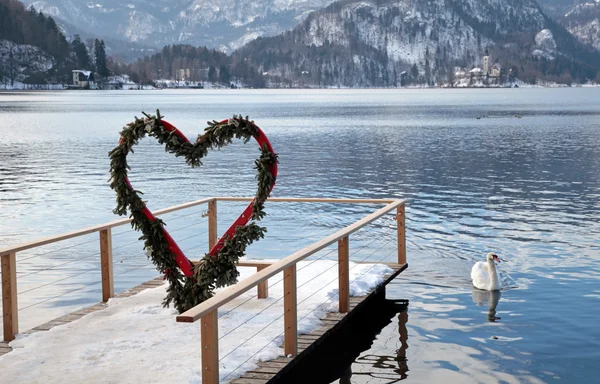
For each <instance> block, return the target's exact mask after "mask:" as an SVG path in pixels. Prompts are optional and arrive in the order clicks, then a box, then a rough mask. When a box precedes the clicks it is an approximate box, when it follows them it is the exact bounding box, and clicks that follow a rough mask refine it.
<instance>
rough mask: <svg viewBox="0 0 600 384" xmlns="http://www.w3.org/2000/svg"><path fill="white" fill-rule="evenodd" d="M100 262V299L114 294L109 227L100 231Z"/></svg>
mask: <svg viewBox="0 0 600 384" xmlns="http://www.w3.org/2000/svg"><path fill="white" fill-rule="evenodd" d="M100 264H101V267H102V301H103V302H105V303H106V302H107V301H108V300H109V299H110V298H111V297H114V296H115V282H114V275H113V255H112V234H111V229H110V228H107V229H103V230H101V231H100Z"/></svg>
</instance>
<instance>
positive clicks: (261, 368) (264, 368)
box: [202, 367, 281, 384]
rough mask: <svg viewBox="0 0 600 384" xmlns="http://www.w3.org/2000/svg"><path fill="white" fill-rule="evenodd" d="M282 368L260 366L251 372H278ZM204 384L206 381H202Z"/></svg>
mask: <svg viewBox="0 0 600 384" xmlns="http://www.w3.org/2000/svg"><path fill="white" fill-rule="evenodd" d="M280 370H281V369H280V368H274V367H258V368H256V369H253V370H251V371H250V372H254V373H273V374H275V373H278V372H279V371H280ZM202 384H204V382H203V383H202Z"/></svg>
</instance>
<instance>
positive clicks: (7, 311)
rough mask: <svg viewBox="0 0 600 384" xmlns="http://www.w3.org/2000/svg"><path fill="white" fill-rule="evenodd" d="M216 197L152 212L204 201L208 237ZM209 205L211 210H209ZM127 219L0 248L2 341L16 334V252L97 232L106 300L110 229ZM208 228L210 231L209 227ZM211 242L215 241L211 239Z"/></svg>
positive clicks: (109, 275) (109, 284) (108, 295)
mask: <svg viewBox="0 0 600 384" xmlns="http://www.w3.org/2000/svg"><path fill="white" fill-rule="evenodd" d="M216 200H217V199H216V198H214V197H213V198H207V199H202V200H196V201H192V202H189V203H185V204H180V205H176V206H173V207H169V208H165V209H161V210H159V211H156V213H155V214H156V215H164V214H167V213H171V212H175V211H179V210H182V209H186V208H191V207H195V206H198V205H202V204H208V224H209V239H208V241H209V242H210V241H211V235H213V238H214V237H216V227H217V222H216V220H217V215H216ZM211 207H212V209H213V211H212V212H211ZM130 222H131V219H121V220H115V221H111V222H109V223H104V224H100V225H96V226H93V227H88V228H84V229H79V230H77V231H72V232H67V233H63V234H61V235H57V236H51V237H45V238H42V239H38V240H34V241H30V242H28V243H23V244H20V245H16V246H13V247H9V248H5V249H0V258H1V263H2V269H1V271H2V318H3V330H4V332H3V333H4V341H11V340H14V338H15V335H16V334H17V333H19V313H18V303H17V253H18V252H22V251H26V250H29V249H33V248H37V247H41V246H43V245H48V244H52V243H57V242H60V241H64V240H68V239H72V238H75V237H80V236H84V235H89V234H92V233H96V232H97V233H98V234H99V242H100V265H101V273H102V301H103V302H107V301H108V300H109V299H110V298H111V297H114V276H113V260H112V232H111V229H112V228H115V227H118V226H121V225H125V224H129V223H130ZM210 228H212V231H211V230H210ZM213 241H215V240H213Z"/></svg>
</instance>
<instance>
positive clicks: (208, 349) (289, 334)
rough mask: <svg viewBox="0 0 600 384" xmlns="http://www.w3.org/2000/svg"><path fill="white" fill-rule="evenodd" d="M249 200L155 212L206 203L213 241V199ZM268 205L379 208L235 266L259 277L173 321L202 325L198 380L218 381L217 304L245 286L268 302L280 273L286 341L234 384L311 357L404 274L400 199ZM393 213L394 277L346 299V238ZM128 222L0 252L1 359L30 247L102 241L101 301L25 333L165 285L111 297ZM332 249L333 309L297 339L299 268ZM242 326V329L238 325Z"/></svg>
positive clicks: (267, 376)
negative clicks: (280, 254)
mask: <svg viewBox="0 0 600 384" xmlns="http://www.w3.org/2000/svg"><path fill="white" fill-rule="evenodd" d="M249 200H251V198H234V197H219V198H208V199H203V200H198V201H195V202H190V203H186V204H182V205H179V206H176V207H171V208H166V209H163V210H161V211H159V212H157V215H158V214H164V213H168V212H173V211H177V210H180V209H185V208H189V207H193V206H198V205H203V204H206V205H207V208H208V215H207V216H208V218H209V219H208V226H209V228H208V236H209V239H208V242H209V245H210V244H214V241H215V239H216V234H217V227H216V225H217V223H216V218H217V202H218V201H249ZM268 201H269V202H280V203H285V202H292V203H342V204H352V203H354V204H379V205H384V206H383V207H382V208H380V209H377V210H375V211H374V212H373V213H371V214H369V215H367V216H365V217H363V218H362V219H360V220H358V221H357V222H355V223H353V224H351V225H349V226H347V227H345V228H342V229H340V230H338V231H337V232H335V233H333V234H331V235H329V236H327V237H325V238H323V239H321V240H319V241H317V242H315V243H313V244H312V245H310V246H308V247H305V248H303V249H301V250H299V251H297V252H295V253H293V254H292V255H290V256H288V257H286V258H284V259H282V260H279V261H269V262H253V261H251V260H248V261H244V262H240V263H239V265H240V266H245V267H255V268H256V273H254V274H253V275H251V276H250V277H248V278H246V279H244V280H242V281H240V282H238V283H237V284H235V285H233V286H231V287H228V288H226V289H224V290H223V291H221V292H219V293H217V294H216V295H215V296H214V297H212V298H211V299H209V300H207V301H205V302H203V303H201V304H199V305H198V306H196V307H194V308H191V309H190V310H188V311H186V312H185V313H182V314H181V315H179V316H177V318H176V321H178V322H188V323H190V322H196V321H199V323H200V324H199V326H200V330H201V332H200V335H201V340H200V344H199V345H198V351H199V352H200V350H201V351H202V353H201V354H199V355H201V360H199V365H200V366H201V367H202V383H203V384H216V383H218V382H219V346H218V342H219V337H218V321H219V318H218V310H219V308H220V307H221V306H223V305H225V304H227V303H229V302H230V301H232V300H233V299H235V298H237V297H238V296H240V295H242V294H243V293H245V292H247V291H248V290H250V289H253V288H256V289H257V292H258V298H257V299H264V298H266V297H268V295H269V292H268V280H269V278H271V277H273V276H275V275H277V274H279V273H283V290H284V293H283V298H282V299H283V312H284V313H283V321H284V343H283V349H284V352H285V356H287V357H280V358H278V359H276V360H272V361H268V362H263V363H259V364H258V365H259V367H258V368H256V369H254V370H252V371H249V372H246V373H245V374H244V375H243V376H242V377H240V378H238V379H235V380H233V381H232V383H237V384H244V383H245V384H259V383H266V382H268V381H269V380H275V378H276V376H277V374H279V373H280V371H282V370H284V369H287V368H286V367H290V366H293V365H294V364H295V363H296V362H297V361H299V360H301V359H302V357H303V356H305V355H306V354H308V353H310V351H311V350H312V349H314V348H318V345H319V344H320V343H321V342H322V341H323V340H324V339H326V338H327V337H328V336H329V335H330V334H331V333H332V332H334V331H335V329H336V328H337V327H341V326H343V324H344V322H345V321H347V319H349V318H351V317H352V316H354V314H355V313H356V312H357V311H360V308H361V306H362V305H363V303H366V302H368V301H369V300H371V298H372V297H374V295H376V294H377V292H379V291H381V290H382V289H385V285H386V284H387V283H389V282H390V281H391V280H392V279H393V278H394V277H396V276H397V275H398V274H399V273H401V272H402V271H403V270H404V269H405V268H406V267H407V264H406V242H405V211H404V205H405V202H404V201H403V200H397V199H314V198H312V199H311V198H271V199H269V200H268ZM389 213H393V214H394V215H395V222H396V223H397V231H396V232H397V261H395V262H394V263H385V264H388V265H389V266H390V267H391V268H392V270H393V272H392V273H391V274H390V275H389V276H386V279H385V281H384V282H383V283H382V284H380V285H379V286H378V287H377V288H376V289H375V290H374V291H373V292H372V293H371V294H370V295H367V296H363V297H350V294H349V293H350V281H349V264H350V259H349V255H350V242H349V237H350V235H351V234H353V233H354V232H356V231H358V230H360V229H362V228H363V227H365V226H368V225H369V224H371V223H372V222H374V221H375V220H377V219H380V218H382V217H383V216H384V215H387V214H389ZM129 222H130V220H129V219H122V220H117V221H114V222H110V223H106V224H102V225H99V226H95V227H90V228H85V229H82V230H79V231H73V232H69V233H66V234H63V235H59V236H54V237H50V238H45V239H41V240H38V241H33V242H29V243H26V244H22V245H19V246H16V247H11V248H7V249H2V250H0V258H1V261H2V297H3V303H2V304H3V331H4V332H3V335H4V340H3V342H0V357H1V356H2V355H3V354H6V353H9V352H10V350H11V347H10V344H9V342H10V341H11V340H13V339H14V337H15V334H17V333H18V332H19V327H18V303H17V278H16V272H15V271H16V263H17V259H16V254H17V252H21V251H24V250H27V249H31V248H35V247H39V246H43V245H46V244H50V243H55V242H59V241H63V240H66V239H71V238H75V237H78V236H82V235H86V234H90V233H94V232H97V233H98V234H99V243H100V265H101V274H102V302H101V303H98V304H95V305H93V306H91V307H88V308H84V309H81V310H78V311H75V312H73V313H70V314H67V315H64V316H61V317H58V318H56V319H54V320H52V321H50V322H47V323H45V324H41V325H38V326H36V327H34V328H32V329H31V330H29V331H28V332H26V333H33V332H41V331H47V330H50V329H52V328H53V327H56V326H60V325H62V324H65V323H69V322H72V321H74V320H77V319H79V318H81V317H83V316H85V315H86V314H88V313H92V312H95V311H99V310H102V309H104V308H106V304H105V303H106V301H108V300H109V299H110V298H111V297H127V296H131V295H134V294H136V293H138V292H140V291H142V290H144V289H147V288H152V287H156V286H158V285H161V284H163V281H162V279H154V280H151V281H148V282H146V283H144V284H141V285H139V286H136V287H134V288H132V289H130V290H128V291H126V292H123V293H121V294H118V295H116V296H115V294H114V278H113V268H112V265H113V260H112V240H111V238H112V235H111V229H112V228H114V227H117V226H120V225H124V224H127V223H129ZM334 244H337V251H338V252H337V254H338V288H339V289H338V297H339V303H338V312H336V313H329V314H328V315H327V317H326V318H324V319H322V322H323V324H324V325H323V326H322V327H321V328H319V329H318V330H315V331H312V332H309V333H307V334H305V335H299V334H298V318H297V310H298V302H297V282H296V272H297V269H296V265H297V263H298V262H300V261H303V260H305V259H307V258H308V257H310V256H312V255H314V254H316V253H317V252H319V251H321V250H323V249H325V248H326V247H329V246H331V245H334ZM242 327H243V326H242Z"/></svg>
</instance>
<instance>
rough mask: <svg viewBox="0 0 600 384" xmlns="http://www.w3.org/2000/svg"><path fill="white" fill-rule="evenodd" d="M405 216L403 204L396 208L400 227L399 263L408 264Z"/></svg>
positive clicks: (397, 221)
mask: <svg viewBox="0 0 600 384" xmlns="http://www.w3.org/2000/svg"><path fill="white" fill-rule="evenodd" d="M404 216H405V210H404V205H401V206H399V207H398V208H397V210H396V223H397V227H398V228H397V230H398V264H406V228H405V217H404Z"/></svg>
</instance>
